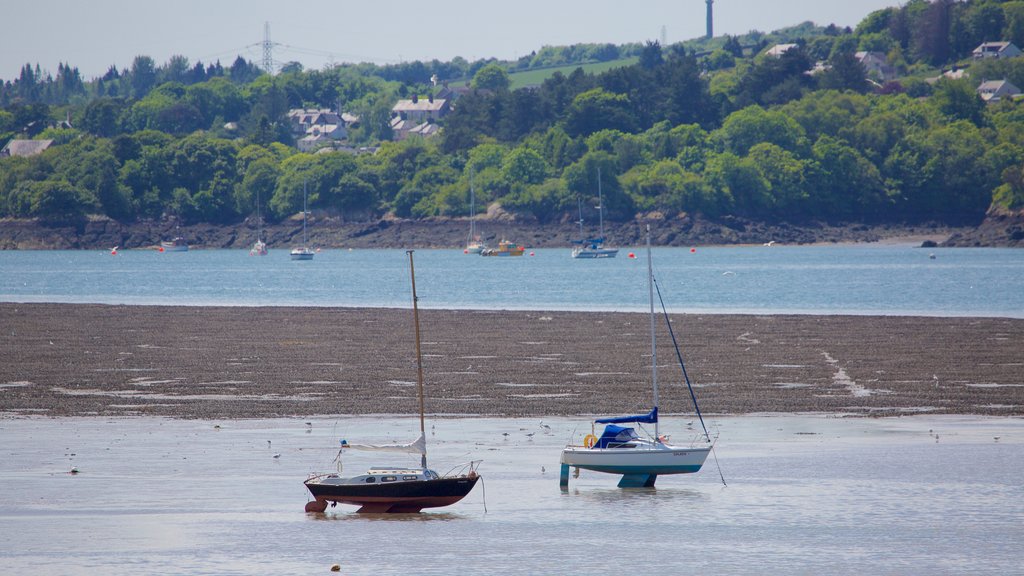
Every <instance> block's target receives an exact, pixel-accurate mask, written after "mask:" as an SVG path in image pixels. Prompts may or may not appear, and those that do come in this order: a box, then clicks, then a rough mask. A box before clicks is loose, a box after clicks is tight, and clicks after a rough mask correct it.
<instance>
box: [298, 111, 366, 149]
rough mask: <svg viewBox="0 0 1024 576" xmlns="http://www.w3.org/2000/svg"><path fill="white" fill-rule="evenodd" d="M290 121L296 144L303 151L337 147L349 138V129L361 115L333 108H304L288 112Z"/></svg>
mask: <svg viewBox="0 0 1024 576" xmlns="http://www.w3.org/2000/svg"><path fill="white" fill-rule="evenodd" d="M288 121H289V124H290V126H291V131H292V136H294V137H295V143H296V146H297V147H298V148H299V150H301V151H303V152H311V151H313V150H316V149H317V148H323V147H332V148H334V147H337V146H339V145H340V143H342V142H344V141H346V140H348V129H349V128H351V127H353V126H355V125H357V124H358V123H359V117H358V116H354V115H352V114H349V113H347V112H343V113H341V114H339V113H337V112H335V111H333V110H326V109H322V110H304V109H301V108H296V109H294V110H290V111H289V112H288Z"/></svg>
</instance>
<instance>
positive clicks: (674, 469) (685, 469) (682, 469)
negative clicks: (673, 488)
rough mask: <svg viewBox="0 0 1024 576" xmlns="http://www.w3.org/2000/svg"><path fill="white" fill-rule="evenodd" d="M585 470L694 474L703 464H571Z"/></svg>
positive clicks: (621, 472) (617, 472)
mask: <svg viewBox="0 0 1024 576" xmlns="http://www.w3.org/2000/svg"><path fill="white" fill-rule="evenodd" d="M571 466H578V467H580V468H582V469H584V470H593V471H594V472H607V473H608V474H692V473H694V472H697V471H698V470H700V467H701V466H702V464H694V465H691V466H655V467H651V466H591V465H589V464H571Z"/></svg>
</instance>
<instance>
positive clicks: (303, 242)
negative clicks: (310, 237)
mask: <svg viewBox="0 0 1024 576" xmlns="http://www.w3.org/2000/svg"><path fill="white" fill-rule="evenodd" d="M302 246H303V247H305V246H306V179H305V178H303V179H302Z"/></svg>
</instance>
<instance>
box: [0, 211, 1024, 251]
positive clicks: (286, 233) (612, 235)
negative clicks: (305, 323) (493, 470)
mask: <svg viewBox="0 0 1024 576" xmlns="http://www.w3.org/2000/svg"><path fill="white" fill-rule="evenodd" d="M644 222H650V223H652V241H653V242H654V244H655V245H658V246H697V245H705V246H707V245H726V244H763V243H766V242H775V243H777V244H815V243H852V242H884V241H907V242H914V243H917V244H920V243H922V242H931V243H934V244H935V245H957V246H965V245H966V246H1014V245H1024V233H1021V234H1020V238H1017V237H1016V236H1015V235H1014V232H1013V230H1016V229H1015V228H1013V225H1009V226H1008V227H1007V226H1002V227H1001V228H992V229H991V230H988V231H987V232H985V233H984V234H981V233H979V232H978V230H981V229H980V228H979V229H975V228H973V227H950V226H945V225H938V224H933V225H876V226H869V225H865V224H838V225H836V224H826V223H817V224H808V225H801V226H797V225H790V224H786V223H765V222H755V221H750V220H743V219H739V218H732V217H727V218H723V219H721V220H716V221H712V220H708V219H705V218H701V217H691V216H686V215H684V216H680V217H673V218H666V217H664V216H662V215H660V214H651V215H647V216H646V217H645V218H644V219H643V220H642V221H641V220H636V221H631V222H626V223H621V222H619V223H616V222H610V223H609V222H606V223H605V235H606V236H607V238H608V240H609V242H610V243H613V244H615V245H618V246H635V245H639V244H641V243H642V242H643V238H644V232H643V230H644V226H643V223H644ZM477 227H478V229H479V231H480V233H481V234H482V237H483V239H484V240H485V241H487V242H488V243H489V244H492V245H493V244H497V242H498V240H501V239H503V238H506V239H509V240H513V241H516V242H519V243H521V244H524V245H525V246H527V247H530V248H554V247H558V248H564V247H567V246H571V245H572V244H573V241H574V240H578V239H579V237H580V233H579V227H578V225H577V224H576V222H575V221H572V220H569V219H567V220H566V221H564V222H560V223H553V224H540V223H537V222H532V221H524V220H523V219H521V218H520V219H517V218H513V217H511V216H509V215H507V214H503V213H500V212H499V213H497V214H493V215H492V216H491V217H489V218H485V219H480V220H478V222H477ZM468 229H469V222H468V220H466V219H464V218H441V219H429V220H402V219H395V218H383V219H379V220H363V221H348V220H345V219H343V218H341V217H338V216H330V215H325V214H316V213H314V214H313V215H312V217H311V218H310V221H309V226H308V233H309V241H310V244H312V245H314V246H317V247H321V248H407V247H416V248H458V247H462V246H464V245H465V243H466V236H467V231H468ZM1005 230H1008V232H1006V233H1003V231H1005ZM256 232H257V227H256V222H255V220H254V219H253V220H249V221H245V222H242V223H240V224H237V225H232V226H217V225H212V224H194V225H189V226H180V227H179V226H177V225H176V224H175V223H174V222H173V221H144V222H138V223H133V224H123V223H120V222H116V221H114V220H110V219H106V218H93V219H88V220H83V221H80V222H77V223H74V224H46V223H42V222H38V221H35V220H14V219H4V220H0V249H7V250H37V249H41V250H57V249H61V250H69V249H70V250H75V249H83V250H104V249H106V250H109V249H110V248H112V247H114V246H119V247H121V248H125V249H132V248H147V247H152V246H157V245H159V243H160V241H161V240H169V239H171V238H173V237H175V236H181V237H183V238H185V239H186V241H188V243H189V244H190V246H192V247H193V248H232V249H247V248H249V247H250V246H251V245H252V244H253V242H255V240H256ZM590 232H591V233H592V232H593V231H592V230H591V231H590ZM263 238H264V240H265V241H266V242H267V243H268V244H269V245H270V247H271V248H286V247H292V246H295V245H297V244H300V243H301V241H302V221H301V220H300V219H290V220H285V221H283V222H280V223H277V224H271V225H267V226H265V227H264V228H263ZM951 238H953V239H955V241H954V242H953V243H952V244H950V243H949V241H950V239H951Z"/></svg>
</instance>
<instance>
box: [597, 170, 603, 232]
mask: <svg viewBox="0 0 1024 576" xmlns="http://www.w3.org/2000/svg"><path fill="white" fill-rule="evenodd" d="M597 221H598V222H599V223H600V227H601V235H600V236H598V238H600V239H601V241H602V242H604V198H603V197H602V196H601V169H600V168H598V169H597Z"/></svg>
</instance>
